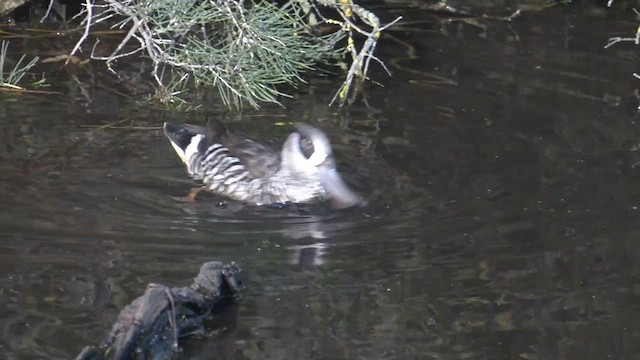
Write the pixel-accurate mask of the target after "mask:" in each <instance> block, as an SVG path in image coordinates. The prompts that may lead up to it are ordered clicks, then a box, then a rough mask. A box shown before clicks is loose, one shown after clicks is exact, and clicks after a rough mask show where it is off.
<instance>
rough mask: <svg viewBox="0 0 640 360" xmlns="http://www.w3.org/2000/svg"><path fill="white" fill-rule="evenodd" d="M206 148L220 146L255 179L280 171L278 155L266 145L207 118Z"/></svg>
mask: <svg viewBox="0 0 640 360" xmlns="http://www.w3.org/2000/svg"><path fill="white" fill-rule="evenodd" d="M206 142H207V144H208V145H207V146H211V145H212V144H221V145H222V146H224V147H226V148H227V149H228V150H229V154H230V155H232V156H234V157H236V158H238V160H240V163H241V164H242V165H244V167H245V168H246V169H247V171H248V172H249V174H251V176H252V177H255V178H263V177H269V176H272V175H273V174H275V173H276V172H277V171H278V170H279V169H280V155H279V154H278V153H277V152H275V151H274V150H273V149H272V148H271V147H269V146H268V145H266V144H264V143H262V142H260V141H258V140H255V139H252V138H250V137H249V136H247V135H245V134H242V133H239V132H235V131H231V130H229V129H227V127H226V126H224V124H222V123H221V122H220V121H218V120H216V119H213V118H209V120H208V121H207V129H206Z"/></svg>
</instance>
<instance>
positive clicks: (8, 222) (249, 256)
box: [0, 8, 640, 360]
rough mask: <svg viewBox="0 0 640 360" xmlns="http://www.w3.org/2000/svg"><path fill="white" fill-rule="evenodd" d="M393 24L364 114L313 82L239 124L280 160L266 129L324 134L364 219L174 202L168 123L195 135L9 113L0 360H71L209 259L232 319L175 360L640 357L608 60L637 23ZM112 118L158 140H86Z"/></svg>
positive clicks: (4, 148)
mask: <svg viewBox="0 0 640 360" xmlns="http://www.w3.org/2000/svg"><path fill="white" fill-rule="evenodd" d="M399 13H402V14H403V15H405V20H407V23H405V24H404V25H400V26H398V27H397V28H396V29H395V31H392V32H390V35H391V36H387V37H385V38H384V39H383V41H382V43H381V44H380V46H379V47H378V48H379V51H380V52H379V56H380V57H381V58H383V59H387V63H388V65H389V67H390V69H391V71H392V72H393V73H394V76H393V77H392V78H385V77H384V76H382V75H381V71H378V72H379V73H380V74H379V76H377V79H379V80H381V81H382V82H384V83H385V87H384V88H379V87H372V88H371V89H370V91H369V92H368V102H367V104H368V105H367V106H365V105H364V104H361V103H360V105H356V106H354V107H353V108H351V109H350V110H349V111H347V112H346V113H343V114H335V113H334V111H335V109H327V108H326V106H325V104H326V103H327V102H328V100H329V99H330V98H331V96H332V95H333V91H334V90H335V88H336V86H337V83H327V84H318V85H316V86H314V89H313V92H314V94H315V95H314V96H311V95H301V96H300V97H299V98H298V99H296V101H292V102H290V103H288V104H287V106H288V108H289V110H287V111H285V110H282V109H278V108H269V107H267V108H265V109H263V110H262V111H261V112H255V113H249V115H262V116H260V117H257V116H247V117H244V118H242V119H241V120H240V121H239V122H236V123H235V124H233V125H232V126H234V127H236V128H240V129H241V130H243V131H245V132H250V133H253V134H256V135H258V136H259V137H261V138H265V139H273V141H274V143H275V144H279V143H280V142H281V141H282V140H283V139H284V137H285V136H286V128H280V127H275V126H273V123H274V122H276V121H282V120H283V119H290V120H298V119H305V120H306V121H312V120H317V121H319V122H320V124H321V126H323V127H324V128H325V129H327V130H328V132H329V133H330V136H331V138H332V140H333V141H334V143H335V144H336V145H335V148H336V149H335V151H336V153H337V157H338V161H339V163H340V166H341V169H342V173H343V174H344V177H345V179H346V180H347V182H349V183H350V184H352V185H353V187H354V188H356V189H357V190H358V191H359V192H360V193H362V194H364V195H365V196H366V197H367V198H368V199H369V200H370V201H369V204H368V205H367V206H366V207H364V208H361V209H356V210H351V211H340V212H336V211H332V210H330V209H328V208H326V207H324V206H300V207H290V208H286V209H273V208H265V207H263V208H244V207H242V206H239V205H237V204H233V203H230V204H228V205H227V206H226V207H220V206H217V204H218V200H219V199H217V198H215V197H212V196H206V197H203V198H201V199H200V200H199V201H198V202H196V203H193V204H190V203H184V202H182V201H180V200H178V199H177V198H178V197H180V196H184V195H186V194H187V193H188V191H189V188H190V186H191V185H192V184H191V182H190V181H189V180H188V179H187V177H186V176H185V174H184V170H183V169H182V166H181V164H180V162H179V160H178V158H177V157H176V156H175V154H174V153H173V150H172V149H171V147H170V146H169V144H168V142H167V141H166V140H165V138H164V136H163V135H162V134H161V131H160V129H159V126H160V124H161V123H162V121H185V122H196V121H199V119H200V118H201V114H189V115H186V116H183V115H176V114H173V113H167V112H162V111H152V110H146V109H145V108H144V107H140V106H138V105H137V104H135V102H133V101H132V100H130V99H126V98H124V97H121V96H119V95H117V94H114V93H112V92H109V91H107V90H105V88H104V87H101V86H92V87H86V88H83V87H78V82H77V81H76V79H78V78H76V79H74V78H73V77H71V76H69V77H65V76H67V75H64V73H63V75H61V76H63V78H62V81H64V83H66V84H68V88H67V90H66V94H65V95H63V96H58V97H44V96H14V95H4V94H2V95H0V114H1V115H2V116H1V117H0V157H1V160H0V199H1V202H0V209H1V214H2V216H1V217H0V237H1V238H2V240H1V242H0V275H1V276H0V324H1V328H0V329H1V331H2V334H1V338H2V339H1V340H0V354H2V357H3V358H7V359H34V358H52V359H68V358H72V357H74V356H75V355H76V354H77V353H78V352H79V351H80V349H81V348H82V347H83V346H84V345H88V344H97V343H98V342H99V341H100V340H101V338H102V337H103V336H104V335H105V334H106V333H107V332H108V330H109V329H110V327H111V324H112V323H113V321H114V320H115V317H116V315H117V313H118V312H119V309H120V308H122V307H123V306H125V305H126V304H128V303H129V302H130V301H131V300H132V299H134V298H135V297H137V296H139V295H140V294H141V293H142V292H143V291H144V288H145V286H146V284H147V283H149V282H160V283H165V284H171V285H176V286H184V285H186V284H188V283H190V280H191V278H192V277H193V276H194V275H195V274H196V273H197V271H198V269H199V266H200V264H202V263H203V262H205V261H209V260H221V261H224V262H230V261H236V262H238V263H239V264H240V266H241V267H242V269H243V273H242V274H241V276H242V279H243V281H244V283H245V285H246V291H245V292H244V293H243V300H242V301H241V302H240V303H239V304H238V305H237V306H236V307H235V308H232V309H230V310H229V312H228V313H226V314H224V316H223V317H222V318H221V319H220V322H221V323H222V326H224V327H227V328H228V330H227V331H224V332H222V335H215V336H211V337H210V338H206V339H194V340H190V341H188V342H187V343H186V346H185V347H184V353H183V358H189V359H209V358H221V359H460V358H469V359H580V360H584V359H598V360H600V359H633V358H637V356H638V355H637V354H638V353H640V345H639V344H640V341H638V340H640V325H639V324H640V319H639V318H640V295H639V286H640V285H639V284H640V265H639V264H640V262H638V261H637V259H638V256H640V240H639V236H638V235H639V234H640V222H639V221H638V219H639V217H640V208H639V206H640V194H639V192H638V186H639V184H640V165H638V162H640V154H639V153H638V148H639V144H640V141H639V139H640V126H639V124H638V123H637V119H638V113H637V107H638V98H637V97H636V96H635V95H634V91H636V90H637V88H638V86H639V84H640V83H639V82H638V80H634V78H633V77H632V73H633V72H634V71H635V70H636V69H637V62H638V58H639V56H638V55H639V54H640V48H637V47H633V46H632V45H627V44H623V45H620V46H617V47H614V48H612V49H608V50H604V49H603V45H604V44H606V41H607V38H609V37H611V36H620V35H628V34H632V33H633V32H634V31H635V28H636V26H637V24H636V23H634V22H633V21H630V20H626V18H630V17H631V16H630V15H629V14H618V15H614V14H609V15H606V14H605V15H602V14H599V13H596V12H590V11H584V12H583V11H582V10H581V8H569V9H567V10H561V9H553V10H550V11H548V12H546V13H544V15H530V16H529V17H526V18H524V19H521V20H519V21H516V22H513V23H503V22H491V21H482V22H481V24H482V25H483V26H485V28H480V27H477V26H474V25H471V24H468V23H464V22H454V23H449V24H439V23H437V22H436V20H435V18H431V17H430V16H427V15H426V14H425V13H420V12H419V11H417V10H416V9H398V10H394V11H389V13H388V14H387V17H388V18H389V19H391V18H392V17H393V15H395V14H399ZM623 17H624V18H623ZM408 44H411V47H408V46H409V45H408ZM96 67H97V65H96ZM91 71H92V70H87V73H80V74H76V76H77V77H78V76H79V77H80V78H79V79H80V80H83V79H84V80H86V78H88V77H90V76H95V77H96V78H98V79H99V77H100V76H103V75H101V74H99V73H92V72H91ZM433 75H437V76H441V77H443V78H446V79H448V83H443V82H439V81H437V80H435V79H434V77H433ZM98 82H99V80H98ZM282 115H286V118H283V117H282ZM123 119H135V120H136V122H137V124H138V125H140V124H142V125H143V126H149V127H154V126H158V128H157V129H148V130H119V129H102V128H95V127H92V126H95V125H105V124H110V123H115V122H117V121H121V120H123Z"/></svg>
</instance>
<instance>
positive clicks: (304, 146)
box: [300, 138, 313, 159]
mask: <svg viewBox="0 0 640 360" xmlns="http://www.w3.org/2000/svg"><path fill="white" fill-rule="evenodd" d="M300 150H301V151H302V154H304V157H306V158H307V159H308V158H310V157H311V155H312V154H313V142H312V141H311V140H309V139H308V138H303V139H302V140H300Z"/></svg>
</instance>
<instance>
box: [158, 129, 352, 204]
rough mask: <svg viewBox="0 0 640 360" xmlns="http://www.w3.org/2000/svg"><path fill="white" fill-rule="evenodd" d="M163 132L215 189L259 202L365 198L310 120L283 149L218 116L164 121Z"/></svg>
mask: <svg viewBox="0 0 640 360" xmlns="http://www.w3.org/2000/svg"><path fill="white" fill-rule="evenodd" d="M164 132H165V134H166V135H167V137H168V138H169V140H170V141H171V145H173V147H174V149H175V150H176V152H177V153H178V156H180V158H181V159H182V161H183V162H184V163H185V164H186V166H187V172H188V173H189V175H191V177H193V178H194V179H196V180H200V181H202V183H203V184H204V187H205V188H206V189H207V190H209V191H211V192H214V193H216V194H220V195H224V196H227V197H229V198H232V199H235V200H240V201H244V202H247V203H253V204H257V205H263V204H272V203H284V202H289V201H290V202H296V203H306V202H312V201H315V200H324V199H328V198H330V199H331V200H333V202H334V205H335V206H337V207H348V206H353V205H356V204H358V203H360V198H358V196H356V195H355V194H354V193H353V192H352V191H351V190H350V189H349V187H348V186H347V185H346V184H345V183H344V182H343V181H342V179H341V178H340V175H339V174H338V172H337V170H336V168H335V161H334V159H333V154H332V150H331V144H330V143H329V140H328V139H327V137H326V135H325V134H324V133H323V132H322V131H321V130H319V129H317V128H315V127H312V126H310V125H306V124H301V125H298V126H296V128H295V130H294V131H293V132H292V133H291V134H290V135H289V137H288V138H287V140H286V141H285V143H284V145H283V148H282V152H281V153H280V154H278V153H276V152H274V151H273V150H272V149H271V148H270V147H268V146H266V145H264V144H262V143H260V142H258V141H256V140H253V139H251V138H249V137H247V136H245V135H243V134H239V133H235V132H232V131H230V130H228V129H227V128H226V127H225V126H224V125H223V124H222V123H220V122H219V121H217V120H213V119H210V120H209V122H208V124H207V127H206V128H203V127H200V126H195V125H188V124H184V125H177V124H168V123H165V125H164Z"/></svg>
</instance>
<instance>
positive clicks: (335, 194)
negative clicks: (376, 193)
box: [318, 166, 362, 209]
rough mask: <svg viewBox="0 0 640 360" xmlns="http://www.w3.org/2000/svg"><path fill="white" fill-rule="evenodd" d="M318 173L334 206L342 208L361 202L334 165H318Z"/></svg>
mask: <svg viewBox="0 0 640 360" xmlns="http://www.w3.org/2000/svg"><path fill="white" fill-rule="evenodd" d="M318 174H319V175H320V181H321V182H322V185H323V186H324V188H325V189H326V190H327V193H329V197H331V201H332V203H333V206H334V207H336V208H339V209H342V208H348V207H351V206H355V205H359V204H361V203H362V199H360V197H359V196H358V195H356V194H355V193H354V192H353V191H351V189H349V186H348V185H347V184H345V182H344V181H343V180H342V177H341V176H340V174H339V173H338V171H337V170H336V168H335V167H328V166H320V167H319V168H318Z"/></svg>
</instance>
